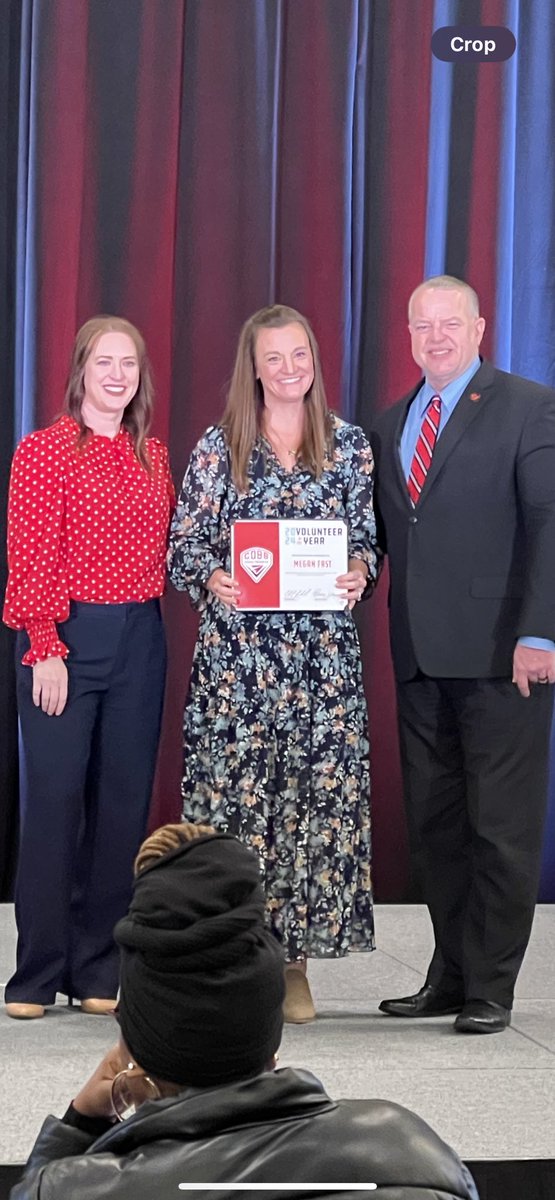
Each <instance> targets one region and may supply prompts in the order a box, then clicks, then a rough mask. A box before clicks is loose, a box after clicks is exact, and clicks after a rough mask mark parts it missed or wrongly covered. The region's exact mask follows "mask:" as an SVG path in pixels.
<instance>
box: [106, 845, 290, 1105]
mask: <svg viewBox="0 0 555 1200" xmlns="http://www.w3.org/2000/svg"><path fill="white" fill-rule="evenodd" d="M114 936H115V939H116V941H117V942H118V943H119V946H120V948H121V993H120V1001H119V1023H120V1027H121V1032H122V1035H123V1037H124V1039H125V1041H126V1043H127V1045H128V1047H129V1049H130V1051H131V1053H132V1055H133V1057H134V1058H135V1059H136V1061H137V1062H138V1063H139V1065H140V1066H141V1067H143V1068H144V1070H146V1071H148V1072H149V1073H150V1074H152V1075H155V1076H157V1077H158V1078H159V1079H165V1080H167V1081H168V1082H172V1083H177V1084H190V1085H191V1086H196V1087H203V1086H209V1085H211V1084H223V1083H230V1082H232V1081H233V1080H237V1079H243V1078H247V1077H248V1076H249V1075H254V1074H256V1073H257V1072H258V1071H262V1070H263V1069H264V1067H265V1066H266V1064H267V1063H268V1062H269V1060H270V1059H271V1057H272V1055H273V1054H274V1053H275V1051H276V1050H277V1048H278V1046H279V1042H280V1038H281V1031H282V1025H283V1016H282V1003H283V996H284V959H283V952H282V950H281V948H280V946H279V944H278V943H277V942H276V940H275V938H274V937H272V935H271V934H270V933H269V932H268V930H267V929H266V928H265V925H264V897H263V893H262V888H261V884H260V874H259V869H258V860H257V858H256V855H255V853H254V852H253V851H252V850H249V849H248V848H247V847H246V846H243V845H242V844H241V843H240V842H238V841H237V840H236V838H233V837H231V836H230V835H229V834H225V833H218V834H213V835H212V834H211V835H207V836H205V837H200V838H197V839H196V840H195V841H191V842H188V843H187V844H185V845H183V846H180V847H179V849H177V850H174V851H171V852H170V853H169V854H166V855H165V856H164V857H163V858H159V859H157V861H156V862H154V863H153V864H152V866H149V867H147V868H146V869H145V870H144V871H143V872H142V873H141V874H140V875H139V876H138V878H137V879H136V880H135V888H134V895H133V900H132V901H131V906H130V908H129V912H128V914H127V916H126V917H124V918H123V920H121V921H119V922H118V924H117V925H116V928H115V931H114Z"/></svg>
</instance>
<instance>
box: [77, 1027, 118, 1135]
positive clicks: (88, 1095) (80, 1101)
mask: <svg viewBox="0 0 555 1200" xmlns="http://www.w3.org/2000/svg"><path fill="white" fill-rule="evenodd" d="M127 1065H128V1064H127V1062H125V1061H124V1059H123V1053H122V1046H121V1043H120V1042H118V1043H117V1044H116V1045H115V1046H112V1047H111V1048H110V1049H109V1050H108V1051H107V1053H106V1054H105V1055H104V1058H103V1059H102V1060H101V1061H100V1062H99V1064H98V1066H97V1068H96V1071H93V1074H92V1075H91V1077H90V1079H88V1080H87V1082H86V1084H85V1085H84V1086H83V1087H82V1088H81V1091H80V1092H79V1093H78V1094H77V1096H76V1097H75V1100H74V1101H73V1107H74V1108H75V1109H76V1110H77V1112H78V1113H81V1116H83V1117H106V1118H109V1117H113V1115H114V1113H113V1109H112V1083H113V1081H114V1079H115V1077H116V1075H117V1074H118V1073H119V1072H120V1071H123V1070H124V1069H125V1067H126V1066H127Z"/></svg>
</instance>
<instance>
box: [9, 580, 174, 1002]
mask: <svg viewBox="0 0 555 1200" xmlns="http://www.w3.org/2000/svg"><path fill="white" fill-rule="evenodd" d="M58 628H59V631H60V637H61V638H62V640H63V641H64V642H65V643H66V645H67V646H68V647H69V656H68V658H67V660H66V662H67V668H68V673H69V693H68V701H67V704H66V707H65V709H64V711H63V713H62V714H61V716H59V717H55V716H53V717H49V716H47V715H46V713H44V712H43V711H42V709H41V708H37V707H36V705H35V704H33V699H32V669H31V667H24V666H22V665H21V658H22V655H23V654H24V653H25V650H26V649H27V646H28V639H27V636H26V635H25V634H20V635H19V636H18V639H17V664H18V665H17V694H18V708H19V716H20V725H21V740H22V768H23V778H22V788H21V792H22V797H23V799H22V811H21V823H20V848H19V864H18V874H17V880H16V895H15V912H16V921H17V929H18V946H17V968H16V971H15V974H14V975H13V976H12V978H11V979H10V981H9V983H8V984H7V987H6V996H5V998H6V1001H14V1000H15V1001H17V1000H19V1001H26V1002H28V1003H35V1004H53V1003H54V1001H55V998H56V992H62V993H64V994H65V995H68V996H75V997H77V998H79V999H85V998H87V997H91V996H98V997H112V996H116V995H117V988H118V951H117V948H116V946H115V943H114V940H113V936H112V930H113V927H114V925H115V923H116V921H118V920H119V918H120V917H122V916H123V914H124V913H125V912H126V910H127V907H128V904H129V899H130V895H131V884H132V875H133V859H134V856H135V854H136V852H137V849H138V847H139V844H140V842H141V840H142V838H143V836H144V832H145V828H146V822H147V817H148V808H149V803H150V797H151V791H152V782H153V778H154V769H155V765H156V754H157V749H158V740H159V733H160V721H161V716H162V704H163V694H164V681H165V673H166V644H165V637H164V629H163V625H162V619H161V615H160V605H159V602H158V600H149V601H147V602H146V603H143V604H139V603H130V604H82V603H75V602H72V604H71V611H70V616H69V618H68V620H67V621H65V622H64V623H62V624H60V625H59V627H58Z"/></svg>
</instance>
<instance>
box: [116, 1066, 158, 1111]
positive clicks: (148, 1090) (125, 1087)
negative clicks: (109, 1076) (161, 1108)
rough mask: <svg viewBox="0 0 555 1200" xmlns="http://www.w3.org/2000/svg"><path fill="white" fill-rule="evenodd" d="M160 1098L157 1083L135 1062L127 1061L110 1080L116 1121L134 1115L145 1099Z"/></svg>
mask: <svg viewBox="0 0 555 1200" xmlns="http://www.w3.org/2000/svg"><path fill="white" fill-rule="evenodd" d="M161 1098H162V1093H161V1091H160V1089H159V1087H158V1086H157V1084H155V1083H154V1080H152V1079H151V1078H150V1076H149V1075H145V1072H144V1071H142V1070H141V1068H140V1067H138V1066H137V1064H136V1063H128V1064H127V1066H126V1067H125V1068H124V1070H123V1071H118V1073H117V1075H115V1076H114V1078H113V1080H112V1109H113V1113H114V1116H115V1117H117V1119H118V1121H126V1120H127V1118H128V1117H132V1116H134V1114H135V1113H136V1111H137V1109H138V1108H140V1106H141V1104H144V1103H145V1101H146V1100H160V1099H161Z"/></svg>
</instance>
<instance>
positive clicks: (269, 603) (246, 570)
mask: <svg viewBox="0 0 555 1200" xmlns="http://www.w3.org/2000/svg"><path fill="white" fill-rule="evenodd" d="M348 561H349V551H348V531H347V523H346V521H341V520H329V521H326V520H321V521H304V520H300V521H234V522H233V524H232V526H231V573H232V575H233V578H234V579H236V580H237V582H238V584H239V586H240V588H241V596H240V599H239V600H238V602H237V608H240V609H244V610H249V611H255V610H257V609H261V610H266V611H276V610H279V609H291V610H294V611H297V612H298V611H303V610H306V609H316V610H325V609H334V610H336V611H338V610H340V609H343V608H345V605H346V601H345V598H344V597H343V596H340V595H339V594H338V592H337V585H336V582H335V581H336V579H337V576H338V575H345V574H346V572H347V570H348Z"/></svg>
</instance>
